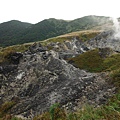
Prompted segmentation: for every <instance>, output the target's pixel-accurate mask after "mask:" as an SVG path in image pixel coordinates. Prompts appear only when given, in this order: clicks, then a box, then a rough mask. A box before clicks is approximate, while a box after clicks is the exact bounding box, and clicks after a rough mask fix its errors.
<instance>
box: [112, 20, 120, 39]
mask: <svg viewBox="0 0 120 120" xmlns="http://www.w3.org/2000/svg"><path fill="white" fill-rule="evenodd" d="M112 20H113V29H114V31H115V33H114V38H115V39H120V23H119V22H118V19H117V18H112Z"/></svg>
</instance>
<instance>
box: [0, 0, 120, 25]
mask: <svg viewBox="0 0 120 120" xmlns="http://www.w3.org/2000/svg"><path fill="white" fill-rule="evenodd" d="M87 15H99V16H111V17H120V0H0V23H2V22H5V21H9V20H20V21H23V22H30V23H37V22H40V21H41V20H43V19H48V18H56V19H64V20H72V19H76V18H80V17H83V16H87Z"/></svg>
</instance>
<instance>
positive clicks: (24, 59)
mask: <svg viewBox="0 0 120 120" xmlns="http://www.w3.org/2000/svg"><path fill="white" fill-rule="evenodd" d="M63 44H64V48H63ZM56 46H57V47H58V48H57V49H58V51H57V52H56V51H55V50H54V49H56V47H55V45H54V46H53V50H50V51H48V50H47V47H43V46H41V44H36V43H35V44H34V45H33V46H31V47H30V49H29V50H28V51H26V52H25V53H24V54H22V55H20V54H18V56H19V55H20V57H19V59H18V57H16V58H17V60H18V61H19V62H18V64H13V66H14V67H13V68H11V70H9V71H7V72H5V71H6V69H4V68H3V67H2V66H1V68H0V83H1V84H0V104H2V103H4V102H5V101H11V100H16V102H17V103H16V105H15V106H14V107H13V108H12V109H11V113H12V114H15V115H23V116H29V115H30V114H31V110H32V113H33V114H34V115H36V114H40V113H42V112H43V111H46V110H48V109H49V107H50V106H51V105H52V104H54V103H60V104H61V105H62V107H65V108H66V109H68V110H76V109H77V108H81V107H82V105H83V103H89V104H93V105H95V106H99V105H101V104H104V103H105V102H106V101H107V99H108V98H109V97H110V96H112V95H113V94H114V93H115V87H113V86H112V85H108V83H107V82H106V79H107V74H106V73H100V74H95V73H88V72H86V71H84V70H80V69H78V68H75V67H74V66H73V65H71V64H69V63H67V62H66V61H65V60H64V59H63V58H67V57H71V56H72V57H73V56H75V55H77V54H81V53H83V52H85V51H86V50H88V48H87V47H86V46H85V44H84V43H83V42H81V41H80V40H78V39H76V38H74V39H73V40H72V41H70V42H68V41H66V42H64V43H56ZM69 55H70V56H69ZM66 56H67V57H66ZM12 58H13V57H12ZM14 58H15V57H14ZM15 66H17V67H15ZM6 67H8V66H6ZM9 67H10V66H9Z"/></svg>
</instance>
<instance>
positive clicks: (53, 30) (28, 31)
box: [0, 16, 110, 46]
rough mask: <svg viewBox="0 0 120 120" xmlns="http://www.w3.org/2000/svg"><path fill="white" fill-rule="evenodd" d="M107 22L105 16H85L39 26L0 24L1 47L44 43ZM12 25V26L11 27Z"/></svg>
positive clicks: (44, 21) (49, 20)
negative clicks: (48, 39) (49, 39)
mask: <svg viewBox="0 0 120 120" xmlns="http://www.w3.org/2000/svg"><path fill="white" fill-rule="evenodd" d="M106 22H110V20H109V18H108V17H103V16H85V17H82V18H78V19H75V20H72V21H65V20H59V19H55V18H50V19H45V20H43V21H41V22H38V23H37V24H30V23H24V22H20V21H16V20H13V21H8V22H5V23H2V24H0V46H10V45H15V44H22V43H27V42H35V41H42V40H45V39H47V38H51V37H56V36H58V35H62V34H66V33H69V32H75V31H79V30H87V29H91V28H93V27H95V26H98V25H103V24H106ZM11 23H12V25H10V24H11ZM9 25H10V27H9ZM4 26H6V27H4ZM17 26H18V28H17ZM20 28H21V29H20Z"/></svg>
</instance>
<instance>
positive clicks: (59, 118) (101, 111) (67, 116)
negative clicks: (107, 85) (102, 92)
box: [33, 94, 120, 120]
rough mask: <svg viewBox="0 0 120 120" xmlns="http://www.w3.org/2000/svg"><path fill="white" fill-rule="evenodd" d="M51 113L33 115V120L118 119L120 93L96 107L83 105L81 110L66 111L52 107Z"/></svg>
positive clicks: (119, 117)
mask: <svg viewBox="0 0 120 120" xmlns="http://www.w3.org/2000/svg"><path fill="white" fill-rule="evenodd" d="M53 106H54V105H53ZM53 106H52V109H53ZM50 109H51V107H50ZM53 114H54V117H51V111H49V112H45V113H43V114H42V115H39V116H35V117H34V119H33V120H120V94H117V95H115V96H113V97H112V98H111V99H110V100H109V101H108V103H107V104H106V105H104V106H101V107H98V108H94V107H93V106H90V105H85V106H83V108H82V109H81V110H78V111H76V112H71V113H67V112H66V111H65V110H63V109H61V108H59V107H54V111H53V112H52V115H53Z"/></svg>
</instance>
